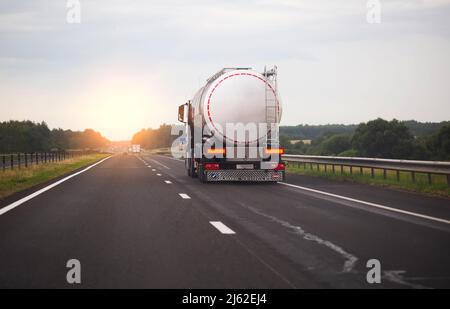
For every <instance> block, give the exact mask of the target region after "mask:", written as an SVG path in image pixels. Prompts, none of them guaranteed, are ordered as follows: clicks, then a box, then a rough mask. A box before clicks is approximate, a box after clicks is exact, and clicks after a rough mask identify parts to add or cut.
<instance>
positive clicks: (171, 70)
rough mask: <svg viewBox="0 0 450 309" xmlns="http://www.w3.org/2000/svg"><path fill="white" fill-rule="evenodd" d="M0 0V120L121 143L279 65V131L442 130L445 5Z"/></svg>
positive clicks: (447, 95)
mask: <svg viewBox="0 0 450 309" xmlns="http://www.w3.org/2000/svg"><path fill="white" fill-rule="evenodd" d="M380 2H381V5H382V6H381V23H379V24H370V23H368V22H367V19H366V15H367V6H366V5H367V1H366V0H342V1H338V0H329V1H326V0H324V1H318V0H311V1H301V0H222V1H213V0H204V1H201V0H194V1H193V0H189V1H187V0H180V1H169V0H164V1H151V0H143V1H115V0H105V1H97V0H81V1H80V3H81V23H79V24H70V23H67V19H66V15H67V13H68V9H67V8H66V5H67V1H66V0H29V1H27V0H20V1H17V0H1V1H0V121H3V120H10V119H17V120H23V119H30V120H34V121H43V120H45V121H46V122H47V123H48V124H49V126H50V127H51V128H54V127H61V128H64V129H75V130H81V129H85V128H93V129H95V130H98V131H101V132H102V133H103V134H104V135H105V136H106V137H108V138H110V139H114V140H117V139H129V138H131V136H132V134H133V133H135V132H136V131H138V130H140V129H141V128H143V127H158V126H159V124H161V123H164V122H165V123H176V116H177V115H176V114H177V106H178V105H180V104H182V103H184V102H185V101H186V100H188V99H190V98H191V97H192V95H193V94H194V93H195V91H196V90H197V89H198V88H199V87H201V86H202V84H203V83H204V81H205V79H206V78H207V77H209V76H210V75H212V74H213V73H215V72H216V71H218V70H219V69H221V68H222V67H230V66H246V67H247V66H250V67H253V68H255V69H257V70H262V69H263V68H264V65H266V64H267V65H272V64H276V65H278V68H279V79H278V80H279V90H280V95H281V98H282V101H283V106H284V114H283V119H282V124H284V125H296V124H300V123H308V124H326V123H359V122H362V121H367V120H370V119H374V118H377V117H383V118H386V119H392V118H397V119H401V120H406V119H416V120H420V121H441V120H450V1H443V0H409V1H407V0H396V1H395V0H394V1H380Z"/></svg>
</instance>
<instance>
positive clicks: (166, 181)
mask: <svg viewBox="0 0 450 309" xmlns="http://www.w3.org/2000/svg"><path fill="white" fill-rule="evenodd" d="M164 182H165V183H166V184H168V185H170V184H171V183H172V182H171V181H170V180H164Z"/></svg>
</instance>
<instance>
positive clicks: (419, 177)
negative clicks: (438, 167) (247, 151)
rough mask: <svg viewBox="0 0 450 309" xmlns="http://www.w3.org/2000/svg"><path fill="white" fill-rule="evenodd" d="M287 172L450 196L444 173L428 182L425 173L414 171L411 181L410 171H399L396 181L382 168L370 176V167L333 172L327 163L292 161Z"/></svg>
mask: <svg viewBox="0 0 450 309" xmlns="http://www.w3.org/2000/svg"><path fill="white" fill-rule="evenodd" d="M286 170H287V172H288V173H294V174H301V175H308V176H316V177H324V178H328V179H332V180H337V181H350V182H356V183H363V184H368V185H376V186H383V187H390V188H394V189H401V190H407V191H413V192H419V193H423V194H427V195H431V196H441V197H446V198H450V187H449V186H448V185H447V178H446V176H444V175H432V184H429V183H428V176H427V174H420V173H416V182H415V183H413V182H412V179H411V173H408V172H400V181H397V175H396V172H394V171H387V173H386V179H384V177H383V171H382V170H375V175H374V177H373V178H372V176H371V172H370V169H365V168H363V169H362V173H361V170H360V169H359V168H355V167H354V168H353V173H352V174H351V173H350V167H344V168H343V171H342V174H341V169H340V167H339V166H335V172H334V173H333V170H332V167H331V166H330V165H329V166H328V167H327V169H326V170H325V166H323V165H320V166H319V169H318V170H317V166H316V165H313V166H312V168H311V166H310V165H309V164H306V166H304V165H303V164H302V163H301V164H300V165H297V164H293V163H292V162H291V163H290V164H289V165H288V166H287V169H286Z"/></svg>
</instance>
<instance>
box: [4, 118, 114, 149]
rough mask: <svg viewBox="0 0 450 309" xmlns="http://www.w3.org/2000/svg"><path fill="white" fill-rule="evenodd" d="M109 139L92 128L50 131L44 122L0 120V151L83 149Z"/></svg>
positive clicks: (96, 146) (103, 143) (107, 142)
mask: <svg viewBox="0 0 450 309" xmlns="http://www.w3.org/2000/svg"><path fill="white" fill-rule="evenodd" d="M108 144H109V141H108V140H107V139H106V138H104V137H103V136H101V134H100V133H98V132H95V131H93V130H90V129H88V130H85V131H84V132H74V131H71V130H66V131H65V130H62V129H53V130H52V131H50V129H49V128H48V126H47V124H46V123H45V122H41V123H34V122H32V121H6V122H0V152H1V153H12V152H38V151H49V150H51V149H53V148H57V149H60V150H64V149H80V148H82V149H85V148H91V149H95V148H101V147H104V146H106V145H108Z"/></svg>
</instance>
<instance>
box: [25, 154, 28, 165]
mask: <svg viewBox="0 0 450 309" xmlns="http://www.w3.org/2000/svg"><path fill="white" fill-rule="evenodd" d="M25 167H28V154H27V153H26V152H25Z"/></svg>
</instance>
